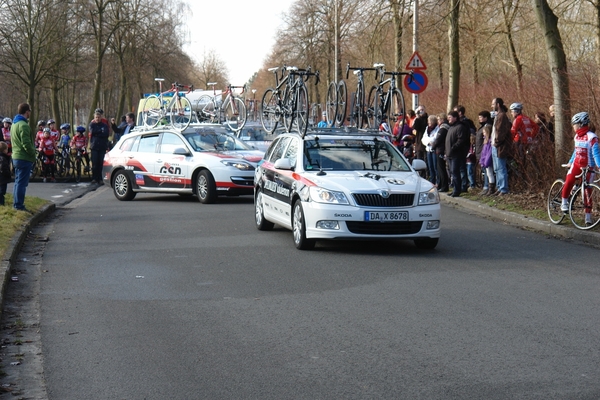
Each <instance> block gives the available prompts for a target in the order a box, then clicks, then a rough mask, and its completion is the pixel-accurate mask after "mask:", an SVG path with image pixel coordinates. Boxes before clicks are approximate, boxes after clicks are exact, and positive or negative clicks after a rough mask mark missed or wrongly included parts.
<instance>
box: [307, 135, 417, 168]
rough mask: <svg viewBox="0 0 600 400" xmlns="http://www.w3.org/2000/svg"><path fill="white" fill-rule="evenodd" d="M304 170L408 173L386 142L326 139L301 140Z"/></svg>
mask: <svg viewBox="0 0 600 400" xmlns="http://www.w3.org/2000/svg"><path fill="white" fill-rule="evenodd" d="M304 156H305V157H304V169H305V170H306V171H310V170H315V169H316V170H319V169H323V170H333V171H357V170H360V171H410V167H409V166H408V164H407V162H406V160H405V159H404V158H403V157H402V156H401V155H400V153H399V152H398V151H397V150H396V149H395V148H394V146H393V145H392V144H391V143H390V142H388V141H387V140H379V139H372V140H371V139H369V140H363V139H354V138H348V139H330V138H327V137H324V138H319V137H316V138H315V139H310V140H305V141H304Z"/></svg>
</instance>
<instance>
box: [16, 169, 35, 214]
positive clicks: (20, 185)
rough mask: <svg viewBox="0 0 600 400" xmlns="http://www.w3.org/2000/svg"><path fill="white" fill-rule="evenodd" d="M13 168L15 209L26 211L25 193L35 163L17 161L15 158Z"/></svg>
mask: <svg viewBox="0 0 600 400" xmlns="http://www.w3.org/2000/svg"><path fill="white" fill-rule="evenodd" d="M12 162H13V167H14V169H15V184H14V185H13V207H14V208H16V209H17V210H24V209H25V191H26V190H27V185H29V177H30V176H31V170H32V168H33V163H32V162H31V161H27V160H15V159H14V158H13V160H12Z"/></svg>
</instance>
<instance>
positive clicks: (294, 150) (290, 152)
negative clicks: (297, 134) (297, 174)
mask: <svg viewBox="0 0 600 400" xmlns="http://www.w3.org/2000/svg"><path fill="white" fill-rule="evenodd" d="M297 155H298V139H296V138H292V139H291V140H290V144H289V146H288V147H287V150H286V151H285V155H284V156H283V158H287V159H289V160H290V165H291V166H292V167H295V166H296V157H297Z"/></svg>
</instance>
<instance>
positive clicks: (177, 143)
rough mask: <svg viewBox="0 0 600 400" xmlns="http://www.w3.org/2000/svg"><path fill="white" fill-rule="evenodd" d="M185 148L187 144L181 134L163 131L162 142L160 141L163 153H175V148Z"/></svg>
mask: <svg viewBox="0 0 600 400" xmlns="http://www.w3.org/2000/svg"><path fill="white" fill-rule="evenodd" d="M178 148H184V149H186V147H185V144H184V143H183V140H181V138H180V137H179V136H177V135H176V134H174V133H171V132H165V133H163V136H162V139H161V142H160V153H161V154H173V152H174V151H175V149H178Z"/></svg>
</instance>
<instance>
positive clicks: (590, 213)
mask: <svg viewBox="0 0 600 400" xmlns="http://www.w3.org/2000/svg"><path fill="white" fill-rule="evenodd" d="M569 217H570V218H571V222H572V223H573V225H575V227H577V228H578V229H592V228H593V227H595V226H596V225H598V222H600V187H598V186H596V185H595V184H593V183H590V184H587V185H585V186H583V185H582V186H581V187H580V188H579V189H577V191H576V192H575V193H574V194H573V196H572V197H571V201H570V202H569Z"/></svg>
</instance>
